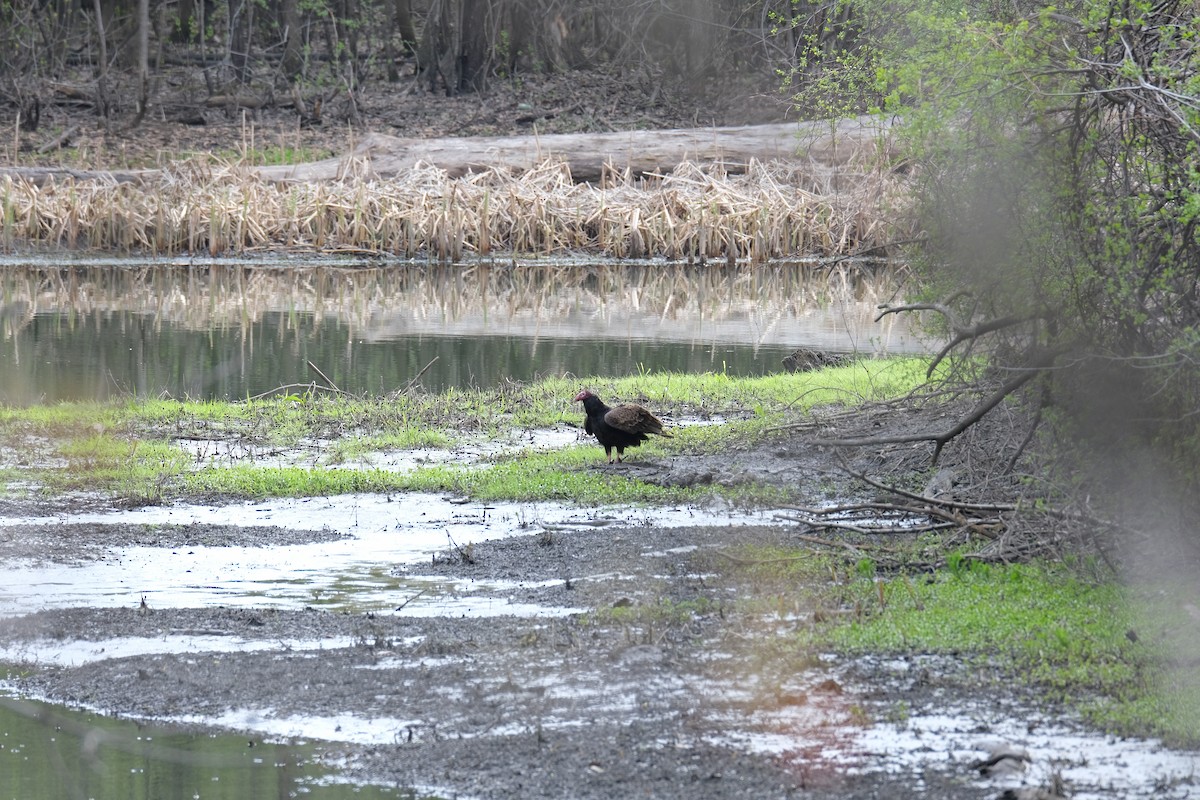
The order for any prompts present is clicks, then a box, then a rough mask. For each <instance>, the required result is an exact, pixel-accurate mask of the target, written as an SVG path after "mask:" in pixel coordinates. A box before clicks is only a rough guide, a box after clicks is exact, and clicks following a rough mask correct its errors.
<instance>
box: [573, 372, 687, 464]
mask: <svg viewBox="0 0 1200 800" xmlns="http://www.w3.org/2000/svg"><path fill="white" fill-rule="evenodd" d="M575 402H577V403H583V410H584V413H586V414H587V418H586V419H585V420H584V422H583V429H584V430H585V431H587V432H588V433H590V434H592V435H593V436H595V437H596V441H597V442H599V443H600V444H601V445H602V446H603V447H604V454H605V455H607V456H608V463H610V464H611V463H612V462H613V456H612V451H613V450H616V451H617V461H618V462H619V461H620V460H621V458H622V457H623V456H624V454H625V448H626V447H637V446H638V445H639V444H641V443H642V442H644V441H646V440H647V439H649V438H650V434H656V435H658V436H670V435H671V434H669V433H666V432H665V431H663V424H662V420H660V419H659V418H658V417H656V416H654V415H653V414H651V413H650V412H649V411H647V410H646V409H644V408H642V407H641V406H639V405H638V404H637V403H625V404H624V405H619V406H617V407H615V408H609V407H608V406H607V405H605V404H604V401H603V400H601V399H600V398H599V397H596V395H594V394H592V393H591V392H589V391H588V390H587V389H584V390H583V391H582V392H580V393H579V394H577V395H576V396H575Z"/></svg>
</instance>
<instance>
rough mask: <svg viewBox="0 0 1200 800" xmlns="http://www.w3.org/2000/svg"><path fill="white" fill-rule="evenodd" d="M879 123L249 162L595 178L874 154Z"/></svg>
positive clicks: (502, 139)
mask: <svg viewBox="0 0 1200 800" xmlns="http://www.w3.org/2000/svg"><path fill="white" fill-rule="evenodd" d="M884 127H885V126H884V123H881V122H880V121H879V120H878V119H875V118H873V117H862V118H856V119H845V120H839V121H836V122H834V121H829V120H819V121H815V122H801V123H795V122H788V123H778V124H774V125H750V126H745V127H740V128H690V129H680V130H654V131H623V132H619V133H560V134H549V135H545V136H537V135H526V136H488V137H472V138H461V137H460V138H455V137H446V138H440V139H404V138H399V137H396V136H388V135H386V134H381V133H372V134H370V135H368V136H367V137H366V138H365V139H364V140H363V141H362V143H361V144H359V145H358V146H357V147H356V148H355V149H354V151H353V152H352V153H351V154H350V155H348V156H342V157H339V158H330V159H326V160H324V161H314V162H311V163H307V164H296V165H293V166H274V167H253V168H250V169H249V171H250V172H251V173H252V174H255V175H258V176H259V177H261V178H262V179H264V180H266V181H269V182H291V181H300V182H303V181H327V180H335V179H337V178H341V177H345V176H347V175H363V176H369V177H377V178H388V177H391V176H394V175H397V174H400V173H402V172H405V171H407V170H409V169H412V168H413V167H414V166H416V165H417V164H418V163H421V162H425V163H428V164H432V165H433V166H435V167H439V168H441V169H444V170H446V172H447V173H449V175H450V176H451V177H457V176H459V175H463V174H465V173H467V172H472V171H479V170H483V169H487V168H490V167H500V168H508V169H512V170H515V171H517V172H522V171H524V170H527V169H532V168H533V167H535V166H537V165H538V164H540V163H543V162H544V161H545V160H546V159H547V158H554V159H559V160H562V161H564V162H565V163H566V164H567V165H568V166H569V167H570V169H571V177H572V178H574V179H575V180H576V181H592V182H594V181H598V180H600V179H601V178H602V177H603V175H604V171H605V169H607V168H612V169H615V170H617V171H624V170H629V171H631V172H632V173H634V174H638V175H640V174H647V173H654V172H669V171H671V170H672V169H674V168H675V167H676V166H677V165H679V164H681V163H683V162H685V161H693V162H703V163H707V162H714V161H717V162H721V163H723V164H725V166H726V168H727V170H728V171H729V172H733V173H738V172H743V171H744V170H745V166H746V165H747V164H749V163H750V161H751V160H757V161H777V160H785V161H786V160H792V159H806V160H809V159H811V160H813V161H816V162H817V163H819V164H822V165H828V166H834V165H841V164H846V163H847V162H850V161H855V160H861V159H862V158H863V156H864V155H865V154H872V153H874V152H876V150H877V147H878V145H879V142H880V140H881V136H880V135H881V134H882V133H883V132H884Z"/></svg>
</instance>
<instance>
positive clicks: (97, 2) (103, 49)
mask: <svg viewBox="0 0 1200 800" xmlns="http://www.w3.org/2000/svg"><path fill="white" fill-rule="evenodd" d="M92 5H93V8H95V10H96V42H97V44H98V47H99V60H100V63H99V65H98V69H97V71H96V111H97V112H98V113H99V115H100V118H101V119H104V120H107V119H108V110H109V109H108V39H107V35H106V33H105V31H104V8H103V5H102V4H101V0H93V4H92Z"/></svg>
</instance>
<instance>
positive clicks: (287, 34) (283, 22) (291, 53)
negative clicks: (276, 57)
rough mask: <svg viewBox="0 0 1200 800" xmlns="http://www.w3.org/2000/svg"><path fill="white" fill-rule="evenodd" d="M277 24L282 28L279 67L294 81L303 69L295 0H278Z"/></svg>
mask: <svg viewBox="0 0 1200 800" xmlns="http://www.w3.org/2000/svg"><path fill="white" fill-rule="evenodd" d="M279 24H280V26H281V27H282V28H283V58H282V60H281V61H280V64H279V68H280V70H282V72H283V75H284V77H286V78H287V79H288V80H289V81H294V80H296V78H298V77H300V73H301V72H302V71H303V70H304V41H303V39H302V38H301V37H300V8H299V5H298V4H297V2H296V0H280V3H279Z"/></svg>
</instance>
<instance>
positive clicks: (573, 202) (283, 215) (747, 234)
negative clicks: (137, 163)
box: [0, 161, 905, 262]
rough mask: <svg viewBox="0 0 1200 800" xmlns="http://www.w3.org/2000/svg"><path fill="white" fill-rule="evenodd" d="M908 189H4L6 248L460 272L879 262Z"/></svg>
mask: <svg viewBox="0 0 1200 800" xmlns="http://www.w3.org/2000/svg"><path fill="white" fill-rule="evenodd" d="M901 181H902V178H901V177H899V176H896V175H894V174H892V173H890V172H885V171H882V170H880V171H875V172H867V173H863V174H861V175H860V176H859V177H858V178H857V179H856V180H853V181H849V180H847V179H846V178H845V176H841V177H838V176H832V175H827V174H826V175H823V174H822V173H821V172H819V171H813V170H805V169H803V168H802V167H797V166H794V165H791V166H789V165H768V164H761V163H757V162H755V163H752V164H751V165H750V166H749V169H748V170H747V172H746V173H745V174H744V175H729V174H726V173H725V172H724V170H722V169H721V168H720V167H718V166H701V165H697V164H693V163H685V164H683V165H681V166H679V167H678V168H677V169H675V170H673V171H672V172H670V173H669V174H662V175H651V176H648V177H645V178H634V177H633V176H631V175H628V174H610V175H609V176H608V177H607V179H606V180H605V181H603V182H601V183H599V184H579V183H575V182H574V181H573V180H572V177H571V175H570V173H569V171H568V169H567V168H566V167H565V166H564V165H562V164H559V163H553V162H544V163H542V164H541V165H540V166H538V167H537V168H535V169H532V170H529V171H527V172H525V173H523V174H520V175H516V174H513V173H512V172H509V171H507V170H500V169H489V170H484V171H482V172H478V173H471V174H468V175H466V176H463V177H461V178H450V177H448V176H447V174H446V172H445V171H443V170H440V169H436V168H433V167H429V166H421V167H418V168H416V169H413V170H411V171H409V172H407V173H405V174H403V175H400V176H397V177H396V178H394V179H390V180H376V179H370V178H364V177H356V176H353V175H351V176H348V177H347V178H345V179H343V180H339V181H334V182H328V183H302V184H296V185H274V184H270V183H266V182H264V181H261V180H258V179H255V178H253V177H247V175H246V174H245V171H244V170H241V169H239V168H238V167H237V166H235V165H227V164H219V163H214V162H207V163H201V162H195V161H193V162H187V163H184V164H181V165H178V166H176V167H174V168H172V169H170V170H167V171H164V172H163V173H162V175H161V178H160V180H159V181H158V182H156V183H153V184H142V185H137V184H134V183H118V182H112V181H75V180H72V179H67V180H65V181H62V182H57V183H48V184H46V185H44V186H40V187H39V186H37V185H35V184H34V183H32V182H29V181H25V180H20V179H14V178H12V177H11V176H6V177H4V178H2V179H0V213H2V214H3V228H2V230H0V246H3V247H4V248H5V249H9V250H12V249H16V248H29V247H52V248H66V249H69V250H81V249H82V250H94V251H118V252H126V253H140V254H147V255H163V256H173V255H178V254H183V253H193V254H199V253H207V254H210V255H230V254H244V253H250V252H256V251H268V250H281V249H286V250H292V251H296V250H298V251H320V252H333V253H357V254H377V255H389V256H399V257H403V258H429V259H435V260H453V261H457V260H460V259H464V258H471V257H478V256H488V255H491V254H494V253H516V254H545V255H555V254H558V255H561V254H568V253H574V252H588V253H593V254H603V255H606V256H612V257H617V258H640V257H651V256H665V257H667V258H672V259H680V260H687V261H689V262H691V261H697V262H704V261H706V260H709V259H727V260H733V259H749V260H751V261H762V260H765V259H769V258H778V257H785V256H789V255H795V254H803V255H852V254H855V253H861V252H870V253H871V254H875V255H878V254H882V253H885V252H886V251H887V250H888V249H889V245H890V243H891V242H892V241H894V240H896V239H900V238H904V235H905V233H904V232H903V231H897V230H896V228H895V226H894V225H893V224H891V221H890V220H891V218H892V217H891V215H890V214H889V211H888V209H889V208H890V207H891V206H892V205H893V204H894V203H896V202H897V198H898V196H899V188H900V183H901Z"/></svg>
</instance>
